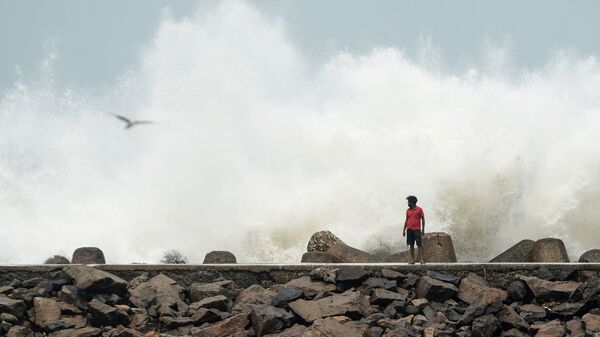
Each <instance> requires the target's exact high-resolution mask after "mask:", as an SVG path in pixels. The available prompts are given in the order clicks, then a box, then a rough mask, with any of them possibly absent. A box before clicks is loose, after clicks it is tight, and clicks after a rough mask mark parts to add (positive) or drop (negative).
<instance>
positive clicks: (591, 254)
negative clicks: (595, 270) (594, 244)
mask: <svg viewBox="0 0 600 337" xmlns="http://www.w3.org/2000/svg"><path fill="white" fill-rule="evenodd" d="M579 262H600V249H590V250H588V251H586V252H585V253H583V254H581V256H580V257H579Z"/></svg>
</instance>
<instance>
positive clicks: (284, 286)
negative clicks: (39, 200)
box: [0, 264, 600, 337]
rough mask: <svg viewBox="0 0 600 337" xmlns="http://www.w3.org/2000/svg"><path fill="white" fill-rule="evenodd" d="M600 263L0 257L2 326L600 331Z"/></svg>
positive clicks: (153, 335)
mask: <svg viewBox="0 0 600 337" xmlns="http://www.w3.org/2000/svg"><path fill="white" fill-rule="evenodd" d="M599 270H600V266H599V265H598V264H537V265H536V264H530V265H526V264H522V265H515V264H508V265H501V264H434V265H424V266H420V265H413V266H409V265H398V264H378V265H377V264H373V265H362V266H360V265H340V264H336V265H308V264H301V265H288V266H276V265H221V266H218V265H213V266H207V265H198V266H192V265H179V266H174V265H171V266H150V265H129V266H123V265H122V266H114V265H101V266H100V265H99V266H95V267H91V266H84V265H69V266H36V267H25V266H22V267H0V335H7V336H9V337H24V336H36V337H37V336H40V337H41V336H52V337H71V336H73V337H84V336H86V337H93V336H103V337H104V336H106V337H132V336H139V337H142V336H146V337H158V336H164V337H169V336H195V337H200V336H238V337H242V336H289V337H292V336H311V337H315V336H344V337H352V336H357V337H363V336H378V337H379V336H388V337H392V336H465V337H466V336H507V337H509V336H582V337H583V336H594V335H596V334H600V309H598V308H599V304H600V303H599V300H600V275H599V273H598V271H599Z"/></svg>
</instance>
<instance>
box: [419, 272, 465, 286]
mask: <svg viewBox="0 0 600 337" xmlns="http://www.w3.org/2000/svg"><path fill="white" fill-rule="evenodd" d="M427 276H429V277H431V278H432V279H434V280H438V281H442V282H448V283H452V284H454V285H455V286H458V284H459V283H460V277H458V276H454V275H447V274H442V273H438V272H436V271H433V270H428V271H427Z"/></svg>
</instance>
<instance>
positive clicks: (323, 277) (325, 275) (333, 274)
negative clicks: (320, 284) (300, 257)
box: [309, 267, 340, 283]
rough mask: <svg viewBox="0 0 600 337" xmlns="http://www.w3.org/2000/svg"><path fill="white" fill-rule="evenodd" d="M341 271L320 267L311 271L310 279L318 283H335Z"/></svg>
mask: <svg viewBox="0 0 600 337" xmlns="http://www.w3.org/2000/svg"><path fill="white" fill-rule="evenodd" d="M339 270H340V269H339V268H334V267H319V268H317V269H313V270H311V271H310V273H309V275H310V278H311V279H313V280H318V281H325V282H329V283H335V279H336V278H337V273H338V271H339Z"/></svg>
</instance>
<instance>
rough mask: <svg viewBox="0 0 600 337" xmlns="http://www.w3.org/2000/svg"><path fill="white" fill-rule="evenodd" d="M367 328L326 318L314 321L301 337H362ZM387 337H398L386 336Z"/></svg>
mask: <svg viewBox="0 0 600 337" xmlns="http://www.w3.org/2000/svg"><path fill="white" fill-rule="evenodd" d="M368 328H369V326H368V325H367V324H364V323H360V322H353V321H351V320H349V319H347V318H344V317H328V318H324V319H318V320H316V321H315V322H314V323H313V324H312V326H310V328H309V331H308V332H307V333H304V334H303V335H302V336H345V337H362V336H364V335H365V331H366V330H367V329H368ZM387 336H389V337H392V336H398V335H394V334H389V333H388V334H387Z"/></svg>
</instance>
